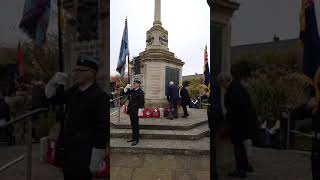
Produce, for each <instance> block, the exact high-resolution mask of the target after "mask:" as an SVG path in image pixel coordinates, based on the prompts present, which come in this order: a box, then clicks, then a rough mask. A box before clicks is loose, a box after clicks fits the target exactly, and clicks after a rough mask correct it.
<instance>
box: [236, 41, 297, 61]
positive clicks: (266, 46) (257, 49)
mask: <svg viewBox="0 0 320 180" xmlns="http://www.w3.org/2000/svg"><path fill="white" fill-rule="evenodd" d="M299 46H300V44H299V39H287V40H279V41H272V42H265V43H257V44H248V45H239V46H233V47H231V60H232V61H234V60H236V59H238V58H239V57H241V56H242V55H248V54H267V53H272V52H275V51H277V52H287V51H288V50H291V49H297V48H298V47H299Z"/></svg>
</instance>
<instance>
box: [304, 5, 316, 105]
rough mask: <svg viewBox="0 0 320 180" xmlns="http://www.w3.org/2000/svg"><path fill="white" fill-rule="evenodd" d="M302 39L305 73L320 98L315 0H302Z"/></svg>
mask: <svg viewBox="0 0 320 180" xmlns="http://www.w3.org/2000/svg"><path fill="white" fill-rule="evenodd" d="M300 39H301V40H302V42H303V73H304V74H305V75H306V76H307V79H308V82H309V83H310V84H311V85H313V86H314V87H315V92H316V96H317V98H318V99H319V98H320V93H319V88H318V86H317V84H318V82H319V80H320V79H319V77H320V76H319V75H320V71H319V66H320V38H319V33H318V26H317V19H316V15H315V7H314V1H313V0H302V4H301V14H300ZM319 100H320V99H319Z"/></svg>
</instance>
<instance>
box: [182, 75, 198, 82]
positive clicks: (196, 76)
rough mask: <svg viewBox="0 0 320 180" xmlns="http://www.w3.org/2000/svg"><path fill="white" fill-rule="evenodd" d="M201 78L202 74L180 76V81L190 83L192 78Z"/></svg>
mask: <svg viewBox="0 0 320 180" xmlns="http://www.w3.org/2000/svg"><path fill="white" fill-rule="evenodd" d="M201 77H203V74H195V75H187V76H182V81H190V80H192V79H194V78H201Z"/></svg>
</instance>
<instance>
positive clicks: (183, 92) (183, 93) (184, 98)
mask: <svg viewBox="0 0 320 180" xmlns="http://www.w3.org/2000/svg"><path fill="white" fill-rule="evenodd" d="M179 88H180V97H181V106H182V108H183V116H182V117H183V118H187V117H188V116H189V113H188V109H187V106H189V105H190V103H191V102H190V96H189V92H188V90H187V88H186V87H185V86H183V85H180V86H179Z"/></svg>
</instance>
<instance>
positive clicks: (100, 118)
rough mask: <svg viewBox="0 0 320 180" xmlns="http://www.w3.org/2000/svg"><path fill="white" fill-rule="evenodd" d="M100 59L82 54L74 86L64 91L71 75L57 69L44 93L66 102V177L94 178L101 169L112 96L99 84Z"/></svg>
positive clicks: (60, 101) (68, 179)
mask: <svg viewBox="0 0 320 180" xmlns="http://www.w3.org/2000/svg"><path fill="white" fill-rule="evenodd" d="M97 72H98V62H97V60H96V59H94V58H92V57H89V56H79V57H78V59H77V63H76V66H75V68H74V70H73V80H72V82H73V85H72V86H71V87H70V88H69V89H67V90H64V88H60V87H62V86H61V85H63V86H65V85H66V84H67V81H68V75H67V74H65V73H61V72H58V73H56V74H55V75H54V77H53V78H52V79H51V80H50V81H49V82H48V84H47V86H46V89H45V93H46V96H47V97H48V98H52V97H54V96H55V97H56V100H57V102H58V104H64V105H65V120H64V121H65V122H62V124H64V126H62V127H63V128H62V133H61V136H60V140H58V141H60V142H62V143H61V144H62V146H63V148H64V151H63V164H62V167H63V175H64V179H65V180H75V179H77V180H91V179H92V176H93V175H94V174H95V173H96V172H97V171H98V170H99V166H100V163H102V161H103V158H104V157H105V153H106V145H107V143H108V142H107V141H109V137H108V134H109V132H108V131H109V122H108V118H109V114H108V108H109V107H108V106H109V102H108V101H109V97H107V94H106V93H105V92H104V91H103V90H102V89H101V88H99V87H98V86H97V84H96V75H97Z"/></svg>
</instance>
